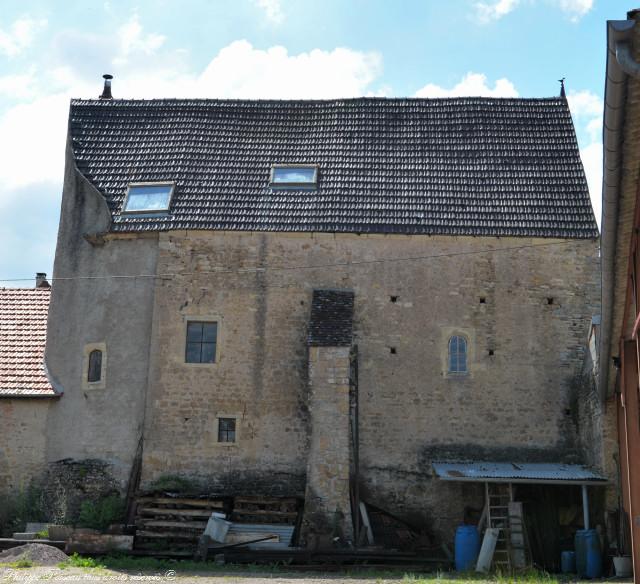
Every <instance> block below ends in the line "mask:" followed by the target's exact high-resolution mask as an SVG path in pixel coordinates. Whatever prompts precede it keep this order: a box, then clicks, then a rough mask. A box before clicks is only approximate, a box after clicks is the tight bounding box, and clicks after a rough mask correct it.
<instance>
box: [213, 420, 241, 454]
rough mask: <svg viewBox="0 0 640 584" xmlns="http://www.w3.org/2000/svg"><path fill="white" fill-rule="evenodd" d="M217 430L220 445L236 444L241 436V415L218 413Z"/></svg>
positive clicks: (217, 439)
mask: <svg viewBox="0 0 640 584" xmlns="http://www.w3.org/2000/svg"><path fill="white" fill-rule="evenodd" d="M215 431H216V443H217V444H218V445H220V446H234V445H236V444H237V443H238V441H239V438H240V416H239V415H238V414H218V415H217V416H216V429H215Z"/></svg>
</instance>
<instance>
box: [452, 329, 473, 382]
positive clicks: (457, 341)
mask: <svg viewBox="0 0 640 584" xmlns="http://www.w3.org/2000/svg"><path fill="white" fill-rule="evenodd" d="M447 371H448V373H449V375H466V374H467V373H469V364H468V342H467V339H466V337H464V336H462V335H452V336H451V337H449V347H448V359H447Z"/></svg>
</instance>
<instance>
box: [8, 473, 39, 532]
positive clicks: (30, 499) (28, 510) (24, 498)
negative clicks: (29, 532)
mask: <svg viewBox="0 0 640 584" xmlns="http://www.w3.org/2000/svg"><path fill="white" fill-rule="evenodd" d="M2 498H3V499H4V501H3V504H2V505H0V534H2V535H7V536H9V535H11V534H12V533H13V532H14V531H22V530H24V528H25V525H26V524H27V523H29V522H34V523H40V522H43V521H46V520H47V516H46V511H45V507H44V503H43V497H42V492H41V490H40V489H39V488H38V487H36V486H35V485H29V486H28V487H27V488H25V489H20V490H18V491H15V492H12V493H6V494H5V495H4V496H3V497H2Z"/></svg>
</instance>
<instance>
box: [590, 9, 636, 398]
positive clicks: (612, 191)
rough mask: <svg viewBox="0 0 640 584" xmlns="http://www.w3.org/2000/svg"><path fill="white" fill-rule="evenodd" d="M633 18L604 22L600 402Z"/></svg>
mask: <svg viewBox="0 0 640 584" xmlns="http://www.w3.org/2000/svg"><path fill="white" fill-rule="evenodd" d="M634 15H635V14H634V13H629V20H610V21H608V22H607V75H606V83H605V93H604V124H603V136H602V142H603V172H602V240H601V241H602V243H601V254H602V328H601V335H600V379H599V387H598V390H599V394H600V399H601V400H602V401H604V400H605V399H606V397H607V388H608V382H609V371H610V369H611V357H612V355H611V335H612V331H613V322H612V321H613V302H614V286H615V249H616V243H617V228H618V202H619V193H620V179H621V175H622V140H623V129H624V114H625V102H626V95H627V79H628V77H629V76H632V77H635V78H639V79H640V64H639V63H637V62H636V61H634V59H633V55H632V52H631V44H630V41H631V39H632V36H633V33H634V28H635V26H636V21H635V20H633V18H634Z"/></svg>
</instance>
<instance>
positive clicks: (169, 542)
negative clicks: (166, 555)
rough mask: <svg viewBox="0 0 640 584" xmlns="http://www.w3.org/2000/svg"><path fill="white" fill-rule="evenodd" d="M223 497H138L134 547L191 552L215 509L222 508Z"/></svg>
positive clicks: (174, 553)
mask: <svg viewBox="0 0 640 584" xmlns="http://www.w3.org/2000/svg"><path fill="white" fill-rule="evenodd" d="M228 506H229V503H228V501H225V500H224V499H189V498H173V497H166V496H164V497H163V496H157V497H138V499H137V506H136V527H137V531H136V540H135V547H136V549H137V550H146V551H149V552H154V551H155V552H159V553H161V552H163V551H167V550H171V552H172V554H173V555H185V556H188V555H191V554H193V552H194V551H195V549H196V546H197V544H198V538H199V537H200V536H201V535H202V532H203V531H204V528H205V527H206V526H207V521H208V519H209V517H210V516H211V513H213V512H214V511H218V512H224V511H225V509H227V508H228Z"/></svg>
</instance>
